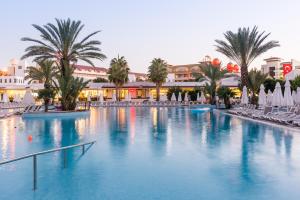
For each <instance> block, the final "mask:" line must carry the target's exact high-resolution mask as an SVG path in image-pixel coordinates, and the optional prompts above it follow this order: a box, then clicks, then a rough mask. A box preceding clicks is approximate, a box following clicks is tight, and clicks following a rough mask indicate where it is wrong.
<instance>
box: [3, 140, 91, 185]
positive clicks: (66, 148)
mask: <svg viewBox="0 0 300 200" xmlns="http://www.w3.org/2000/svg"><path fill="white" fill-rule="evenodd" d="M94 143H96V140H94V141H91V142H86V143H81V144H75V145H70V146H66V147H61V148H56V149H51V150H47V151H41V152H38V153H33V154H28V155H25V156H22V157H19V158H15V159H11V160H6V161H2V162H0V166H1V165H4V164H8V163H12V162H16V161H19V160H23V159H27V158H31V157H32V158H33V190H36V189H37V156H39V155H44V154H48V153H53V152H57V151H63V157H64V159H63V161H64V163H63V166H64V168H66V167H67V150H68V149H73V148H76V147H82V155H83V154H84V153H85V152H86V150H87V149H86V148H85V146H86V145H89V147H91V146H92V145H93V144H94ZM89 147H88V148H89Z"/></svg>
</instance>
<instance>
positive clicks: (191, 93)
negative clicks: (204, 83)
mask: <svg viewBox="0 0 300 200" xmlns="http://www.w3.org/2000/svg"><path fill="white" fill-rule="evenodd" d="M201 92H202V91H201V88H199V87H194V89H193V90H190V91H188V95H189V96H190V97H191V101H197V95H198V94H199V95H201Z"/></svg>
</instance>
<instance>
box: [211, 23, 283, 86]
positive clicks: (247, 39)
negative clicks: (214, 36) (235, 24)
mask: <svg viewBox="0 0 300 200" xmlns="http://www.w3.org/2000/svg"><path fill="white" fill-rule="evenodd" d="M269 35H270V33H268V34H265V32H264V31H263V32H261V33H259V32H258V28H257V26H254V28H253V29H252V30H250V28H239V29H238V32H237V33H234V32H232V31H227V32H226V33H224V37H225V41H223V40H215V42H216V43H217V45H216V48H217V49H216V50H217V51H218V52H220V53H222V54H224V55H225V56H227V57H228V58H229V59H232V60H234V61H235V62H237V63H238V65H239V66H240V67H241V83H242V87H243V86H245V85H246V86H247V84H248V81H247V77H248V67H249V66H250V64H251V63H252V62H253V60H255V59H256V58H257V57H258V56H260V55H262V54H263V53H265V52H267V51H268V50H270V49H272V48H274V47H278V46H279V42H278V41H274V40H271V41H266V39H267V38H268V36H269Z"/></svg>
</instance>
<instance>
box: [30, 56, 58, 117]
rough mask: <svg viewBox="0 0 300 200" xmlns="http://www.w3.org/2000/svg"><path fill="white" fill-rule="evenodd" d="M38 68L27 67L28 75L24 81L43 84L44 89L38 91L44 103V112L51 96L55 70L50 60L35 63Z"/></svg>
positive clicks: (55, 74)
mask: <svg viewBox="0 0 300 200" xmlns="http://www.w3.org/2000/svg"><path fill="white" fill-rule="evenodd" d="M37 64H38V67H28V69H27V70H28V73H27V75H26V76H25V80H29V83H31V82H32V81H39V82H41V83H44V89H43V90H41V91H40V94H41V95H39V96H41V97H42V98H43V100H44V103H45V112H47V111H48V105H49V102H50V98H51V97H52V96H53V84H54V80H55V78H56V76H57V73H58V71H57V68H56V66H55V65H54V62H53V61H51V60H44V61H40V62H38V63H37Z"/></svg>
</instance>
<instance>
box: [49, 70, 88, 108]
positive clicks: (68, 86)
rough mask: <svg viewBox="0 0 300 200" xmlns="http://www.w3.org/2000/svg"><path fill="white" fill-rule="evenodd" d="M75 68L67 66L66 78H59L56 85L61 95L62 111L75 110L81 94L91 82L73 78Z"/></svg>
mask: <svg viewBox="0 0 300 200" xmlns="http://www.w3.org/2000/svg"><path fill="white" fill-rule="evenodd" d="M73 72H74V68H73V67H71V66H67V65H65V76H64V77H62V76H57V83H56V82H54V83H55V86H56V90H57V93H60V96H61V104H62V110H75V109H76V101H77V98H78V96H79V94H80V92H81V91H82V90H83V89H84V88H85V87H86V86H87V85H88V83H89V81H84V79H83V78H78V77H76V78H75V77H74V76H72V74H73Z"/></svg>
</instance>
